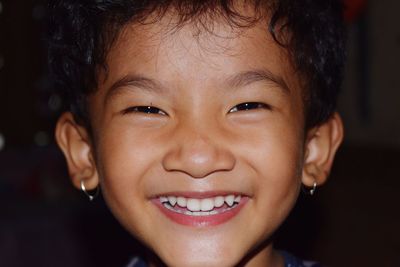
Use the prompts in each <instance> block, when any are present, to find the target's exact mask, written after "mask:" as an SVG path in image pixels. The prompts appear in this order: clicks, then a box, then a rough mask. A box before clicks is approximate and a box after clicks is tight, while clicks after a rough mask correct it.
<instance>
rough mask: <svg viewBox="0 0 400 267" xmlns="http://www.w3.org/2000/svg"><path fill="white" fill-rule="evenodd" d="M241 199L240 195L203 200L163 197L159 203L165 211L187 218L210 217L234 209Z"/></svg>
mask: <svg viewBox="0 0 400 267" xmlns="http://www.w3.org/2000/svg"><path fill="white" fill-rule="evenodd" d="M241 199H242V196H241V195H238V196H235V195H227V196H216V197H213V198H203V199H196V198H186V197H182V196H179V197H176V196H168V197H166V196H163V197H160V198H159V201H160V202H161V204H162V205H163V206H164V207H165V208H166V209H168V210H170V211H172V212H176V213H179V214H184V215H189V216H210V215H217V214H219V213H223V212H226V211H229V210H231V209H234V208H235V207H236V206H237V205H238V204H239V203H240V201H241Z"/></svg>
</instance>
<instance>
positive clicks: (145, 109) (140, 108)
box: [123, 106, 167, 115]
mask: <svg viewBox="0 0 400 267" xmlns="http://www.w3.org/2000/svg"><path fill="white" fill-rule="evenodd" d="M131 112H139V113H146V114H159V115H167V113H165V112H164V111H162V110H161V109H159V108H156V107H152V106H137V107H130V108H127V109H125V110H124V111H123V114H127V113H131Z"/></svg>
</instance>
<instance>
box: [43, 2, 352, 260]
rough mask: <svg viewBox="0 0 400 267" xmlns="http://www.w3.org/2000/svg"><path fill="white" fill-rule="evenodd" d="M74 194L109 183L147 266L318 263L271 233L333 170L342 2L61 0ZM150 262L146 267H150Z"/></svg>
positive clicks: (58, 50) (55, 50)
mask: <svg viewBox="0 0 400 267" xmlns="http://www.w3.org/2000/svg"><path fill="white" fill-rule="evenodd" d="M51 12H52V13H51V14H52V18H53V19H52V23H51V25H50V28H51V33H50V37H51V38H50V39H51V40H50V47H49V53H50V65H51V67H52V70H53V73H54V76H55V78H56V81H57V88H58V89H59V90H60V92H62V93H63V94H64V96H65V100H66V102H67V104H68V105H67V111H66V112H65V113H64V114H63V115H62V116H61V117H60V118H59V120H58V123H57V127H56V139H57V142H58V144H59V146H60V148H61V150H62V151H63V153H64V155H65V157H66V160H67V163H68V168H69V173H70V176H71V179H72V182H73V184H74V185H75V187H77V188H78V189H82V190H83V191H84V192H85V193H87V194H88V192H87V191H86V190H94V189H95V188H98V187H101V191H102V194H103V196H104V199H105V201H106V203H107V205H108V206H109V208H110V210H111V211H112V213H113V214H114V215H115V217H116V218H117V219H118V221H119V222H120V223H121V224H122V225H123V226H124V227H125V228H126V229H127V230H128V231H129V232H130V233H131V234H132V235H133V236H135V237H136V238H137V239H138V240H140V241H141V242H142V243H143V244H144V245H146V247H148V249H149V250H150V251H152V252H154V254H155V255H157V257H158V260H154V259H147V260H146V261H147V262H146V264H147V265H148V266H159V265H161V264H165V265H167V266H182V267H183V266H211V267H212V266H237V265H239V266H255V267H257V266H259V267H261V266H262V267H275V266H285V265H286V266H289V265H290V264H292V265H291V266H303V262H301V261H300V260H296V259H295V258H294V257H292V256H290V255H288V254H287V253H282V252H278V251H276V250H274V248H273V242H272V241H273V240H272V236H273V234H274V233H275V231H276V230H277V228H278V227H279V226H280V225H281V224H282V223H283V221H284V220H285V218H286V217H287V216H288V214H289V213H290V211H291V209H292V208H293V206H294V204H295V202H296V200H297V197H298V195H299V192H300V191H301V187H302V186H305V187H306V188H309V189H310V190H311V192H312V193H313V192H314V191H315V189H316V187H317V186H319V185H322V184H323V183H324V182H325V181H326V179H327V176H328V174H329V171H330V169H331V165H332V162H333V159H334V155H335V152H336V150H337V148H338V146H339V145H340V143H341V141H342V137H343V129H342V123H341V119H340V117H339V115H338V114H337V113H336V112H335V103H336V96H337V92H338V90H339V87H340V83H341V78H342V65H343V59H344V56H343V53H344V51H343V50H344V45H343V43H344V38H343V25H342V22H341V13H342V9H341V5H340V3H339V2H337V1H333V0H332V1H331V0H329V1H326V0H325V1H318V0H300V1H298V0H296V1H294V0H287V1H284V0H270V1H224V0H221V1H188V0H186V1H185V0H182V1H179V0H175V1H167V0H164V1H134V0H126V1H122V0H119V1H112V0H108V1H106V0H104V1H101V0H98V1H94V0H84V1H82V0H79V1H78V0H57V1H51ZM143 264H144V263H143Z"/></svg>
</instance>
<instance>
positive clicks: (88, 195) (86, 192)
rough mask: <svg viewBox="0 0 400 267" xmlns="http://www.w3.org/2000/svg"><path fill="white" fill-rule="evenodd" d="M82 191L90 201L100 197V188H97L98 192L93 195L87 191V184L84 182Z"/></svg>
mask: <svg viewBox="0 0 400 267" xmlns="http://www.w3.org/2000/svg"><path fill="white" fill-rule="evenodd" d="M81 190H82V192H83V193H85V195H86V196H87V197H88V198H89V201H93V200H94V199H95V198H96V197H97V196H98V195H99V191H100V188H99V187H98V186H97V187H96V192H95V193H94V194H93V195H91V194H89V193H88V191H87V190H86V187H85V183H84V182H83V180H81Z"/></svg>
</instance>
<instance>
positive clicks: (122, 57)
mask: <svg viewBox="0 0 400 267" xmlns="http://www.w3.org/2000/svg"><path fill="white" fill-rule="evenodd" d="M176 20H177V18H175V17H174V16H173V15H165V16H164V17H163V18H162V19H159V20H154V21H151V22H149V23H143V24H138V23H136V24H128V25H127V26H126V27H124V29H123V30H122V31H121V33H120V35H119V37H118V38H117V40H116V42H115V43H114V45H113V46H112V48H111V49H110V51H109V53H108V55H107V66H108V73H107V76H106V78H107V79H105V80H104V81H105V83H104V84H103V85H104V86H105V87H107V86H109V85H110V84H111V83H112V82H113V81H115V80H116V79H119V78H121V77H122V76H124V75H125V76H126V75H130V74H135V75H143V76H146V77H149V76H150V77H149V78H152V79H155V78H156V79H157V80H160V81H162V82H164V83H169V82H171V81H172V80H173V81H172V82H178V81H181V82H184V80H190V81H191V83H192V85H193V83H194V82H195V81H200V82H202V81H205V80H207V81H218V80H221V77H222V76H224V77H228V76H230V75H233V74H235V73H239V72H245V71H249V70H265V71H266V72H268V73H271V74H272V75H274V76H275V77H277V78H279V79H281V80H282V81H283V82H284V83H285V84H286V85H287V87H288V88H289V89H291V90H298V89H299V88H300V86H299V79H298V78H297V75H296V74H295V72H294V71H293V68H292V65H291V64H290V60H289V57H288V53H287V51H286V50H285V49H283V48H282V47H281V46H279V45H278V44H277V43H276V42H275V41H274V39H273V38H272V36H271V35H270V34H269V31H268V21H267V19H261V20H259V21H258V22H257V23H255V24H254V25H250V26H243V27H239V26H237V25H233V26H232V25H231V24H229V23H227V22H226V21H224V20H222V19H220V20H218V19H215V20H214V21H212V22H209V23H207V24H206V25H205V24H204V23H199V22H198V21H193V22H190V23H187V24H185V25H179V26H177V25H178V24H177V21H176Z"/></svg>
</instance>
